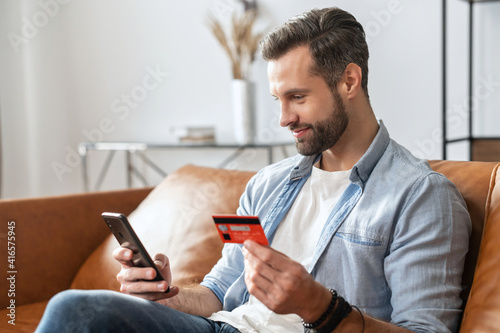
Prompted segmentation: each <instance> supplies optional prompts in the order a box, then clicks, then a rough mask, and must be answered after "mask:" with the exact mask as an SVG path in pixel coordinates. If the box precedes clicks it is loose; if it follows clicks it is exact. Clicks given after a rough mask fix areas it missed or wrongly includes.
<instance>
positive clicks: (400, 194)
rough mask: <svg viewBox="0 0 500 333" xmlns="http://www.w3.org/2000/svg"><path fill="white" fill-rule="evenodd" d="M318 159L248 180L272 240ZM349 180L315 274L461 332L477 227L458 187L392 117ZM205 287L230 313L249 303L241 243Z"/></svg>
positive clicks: (391, 313)
mask: <svg viewBox="0 0 500 333" xmlns="http://www.w3.org/2000/svg"><path fill="white" fill-rule="evenodd" d="M317 158H318V156H310V157H305V156H301V155H297V156H295V157H292V158H289V159H286V160H283V161H281V162H279V163H276V164H273V165H270V166H268V167H266V168H264V169H262V170H261V171H260V172H258V173H257V174H256V175H255V176H254V177H253V178H252V179H251V180H250V182H249V183H248V185H247V188H246V190H245V193H244V194H243V196H242V197H241V199H240V207H239V208H238V214H240V215H257V216H259V217H260V220H261V222H262V224H263V227H264V231H265V232H266V235H267V237H268V238H269V240H270V242H271V246H272V239H273V236H274V234H275V231H276V229H277V227H278V225H279V223H280V222H281V221H282V219H283V217H284V216H285V214H286V213H287V212H288V209H289V208H290V206H291V205H292V204H293V201H294V200H295V198H296V196H297V193H299V191H300V190H301V188H302V185H303V184H304V183H305V181H306V180H307V178H308V177H309V175H310V174H311V169H312V166H313V164H314V162H315V161H316V160H317ZM349 179H350V181H351V183H350V185H349V186H348V187H347V189H346V190H345V191H344V193H343V194H342V196H341V198H340V200H339V201H338V203H337V205H336V206H335V207H334V208H333V210H332V211H331V213H330V215H329V217H328V219H327V221H326V223H325V225H324V227H323V230H322V233H321V236H320V240H319V242H318V244H317V246H316V249H315V253H314V257H313V260H312V263H311V265H310V269H309V270H310V273H311V274H312V276H313V277H314V278H315V279H316V280H317V281H319V282H320V283H321V284H323V285H324V286H326V287H328V288H333V289H335V290H337V292H338V293H339V295H342V296H343V297H344V298H345V299H346V300H347V301H348V302H349V303H351V304H353V305H356V306H358V307H359V308H360V309H361V310H362V311H364V312H365V313H367V314H369V315H371V316H373V317H376V318H379V319H381V320H384V321H388V322H391V323H393V324H395V325H398V326H401V327H405V328H407V329H410V330H413V331H416V332H450V331H451V332H453V331H454V330H456V326H457V324H458V319H459V315H460V312H461V310H460V306H461V304H462V301H461V299H460V297H459V294H460V291H461V276H462V271H463V265H464V260H465V255H466V253H467V251H468V244H469V241H468V239H469V236H470V232H471V221H470V216H469V214H468V212H467V207H466V205H465V202H464V200H463V198H462V197H461V195H460V193H459V192H458V190H457V189H456V188H455V186H454V185H453V184H452V183H451V182H450V181H449V180H448V179H447V178H446V177H444V176H443V175H441V174H439V173H436V172H434V171H433V170H432V169H431V168H430V167H429V164H428V163H427V162H426V161H422V160H419V159H417V158H415V157H414V156H413V155H411V153H410V152H408V151H407V150H406V149H405V148H403V147H401V146H400V145H398V144H397V143H396V142H394V141H393V140H391V139H390V137H389V134H388V132H387V130H386V128H385V126H384V124H383V123H382V122H380V129H379V132H378V133H377V136H376V137H375V139H374V141H373V142H372V144H371V145H370V147H369V149H368V150H367V151H366V153H365V154H364V155H363V157H362V158H361V159H360V160H359V161H358V163H356V164H355V165H354V167H353V168H352V171H351V174H350V178H349ZM304 223H307V222H306V221H304ZM297 246H300V244H297ZM202 285H204V286H206V287H208V288H209V289H211V290H212V291H213V292H214V294H215V295H216V296H217V297H218V298H219V300H220V301H221V302H222V303H223V305H224V310H226V311H230V310H232V309H234V308H235V307H238V306H239V305H241V304H243V303H245V302H246V301H247V300H248V296H249V295H248V291H247V289H246V285H245V281H244V263H243V255H242V253H241V246H240V245H234V244H228V245H225V246H224V249H223V251H222V258H221V259H220V260H219V262H218V263H217V264H216V265H215V266H214V268H213V269H212V271H211V272H210V273H209V274H208V275H207V276H206V277H205V279H204V280H203V282H202Z"/></svg>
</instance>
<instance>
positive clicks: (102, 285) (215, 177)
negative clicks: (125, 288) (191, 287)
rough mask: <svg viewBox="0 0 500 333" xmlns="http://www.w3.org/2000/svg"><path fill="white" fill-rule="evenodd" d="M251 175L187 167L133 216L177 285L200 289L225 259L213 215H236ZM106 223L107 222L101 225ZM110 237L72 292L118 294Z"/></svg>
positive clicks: (167, 180)
mask: <svg viewBox="0 0 500 333" xmlns="http://www.w3.org/2000/svg"><path fill="white" fill-rule="evenodd" d="M253 174H254V173H253V172H242V171H229V170H222V169H212V168H205V167H197V166H193V165H188V166H185V167H183V168H181V169H179V170H177V171H176V172H174V173H172V174H171V175H169V176H167V177H166V178H165V180H164V181H163V182H162V183H161V184H159V185H158V186H157V187H156V188H155V189H154V190H153V191H152V192H151V193H150V194H149V195H148V197H147V198H146V199H144V201H143V202H142V203H141V204H140V205H139V207H137V209H136V210H135V211H134V212H132V213H131V214H130V215H129V220H130V223H131V224H132V227H133V228H134V230H135V232H136V233H137V235H138V236H139V238H140V239H141V241H142V243H143V244H144V247H145V248H146V249H147V251H148V252H149V253H150V255H151V256H153V255H154V254H155V253H164V254H166V255H167V256H168V257H169V259H170V264H171V268H172V278H173V284H174V285H185V284H191V283H199V282H201V280H202V279H203V277H204V276H205V275H206V274H207V273H208V272H209V271H210V269H211V268H212V267H213V266H214V265H215V263H216V262H217V260H218V259H219V258H220V256H221V250H222V242H221V241H220V239H219V236H218V233H217V230H216V228H215V226H214V222H213V220H212V217H211V216H212V214H234V213H236V209H237V208H238V203H239V198H240V196H241V194H242V193H243V191H244V189H245V186H246V183H247V182H248V180H249V179H250V178H251V177H252V175H253ZM103 223H104V222H103ZM117 247H118V243H117V241H116V240H115V239H114V237H113V236H112V235H110V236H108V237H107V238H106V239H105V240H104V242H103V243H102V244H101V245H100V246H99V247H98V248H97V249H96V250H95V251H94V252H93V253H92V255H91V256H90V257H89V258H88V260H87V261H86V262H85V264H84V265H83V266H82V268H81V269H80V271H79V272H78V274H77V276H76V277H75V279H74V280H73V283H72V285H71V288H77V289H111V290H118V289H119V284H118V282H117V281H116V274H117V273H118V272H119V270H120V265H119V264H118V263H117V262H116V261H115V260H114V259H113V258H112V252H113V250H114V249H115V248H117Z"/></svg>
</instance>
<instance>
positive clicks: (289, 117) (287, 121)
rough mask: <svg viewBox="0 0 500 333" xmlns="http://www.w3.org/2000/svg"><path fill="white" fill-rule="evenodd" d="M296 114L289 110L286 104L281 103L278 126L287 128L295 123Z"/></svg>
mask: <svg viewBox="0 0 500 333" xmlns="http://www.w3.org/2000/svg"><path fill="white" fill-rule="evenodd" d="M297 118H298V117H297V114H296V113H295V112H294V111H293V110H292V108H290V106H289V105H288V103H281V113H280V126H281V127H288V126H290V125H292V124H294V123H295V122H297Z"/></svg>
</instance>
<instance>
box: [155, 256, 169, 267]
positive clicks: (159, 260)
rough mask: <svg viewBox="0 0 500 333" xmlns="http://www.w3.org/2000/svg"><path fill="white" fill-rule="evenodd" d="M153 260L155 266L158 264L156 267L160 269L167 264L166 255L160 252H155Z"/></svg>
mask: <svg viewBox="0 0 500 333" xmlns="http://www.w3.org/2000/svg"><path fill="white" fill-rule="evenodd" d="M153 262H154V263H155V265H156V266H158V268H159V269H160V270H161V269H163V268H164V267H165V266H167V265H168V262H169V261H168V258H167V256H166V255H164V254H162V253H157V254H156V255H155V256H154V257H153Z"/></svg>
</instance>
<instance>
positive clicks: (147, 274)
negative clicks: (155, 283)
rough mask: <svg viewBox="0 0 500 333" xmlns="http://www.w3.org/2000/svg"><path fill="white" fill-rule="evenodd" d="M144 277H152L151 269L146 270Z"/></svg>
mask: <svg viewBox="0 0 500 333" xmlns="http://www.w3.org/2000/svg"><path fill="white" fill-rule="evenodd" d="M146 277H147V278H148V279H152V278H153V271H149V270H148V271H147V272H146Z"/></svg>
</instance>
